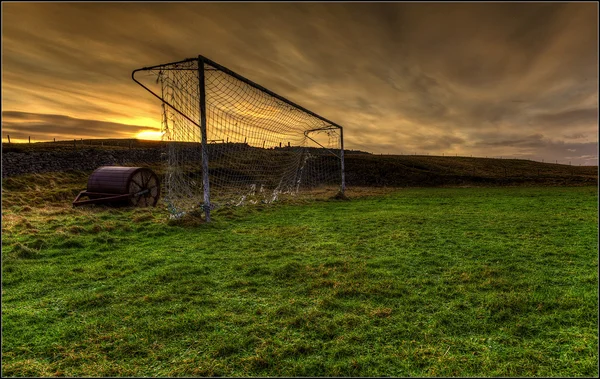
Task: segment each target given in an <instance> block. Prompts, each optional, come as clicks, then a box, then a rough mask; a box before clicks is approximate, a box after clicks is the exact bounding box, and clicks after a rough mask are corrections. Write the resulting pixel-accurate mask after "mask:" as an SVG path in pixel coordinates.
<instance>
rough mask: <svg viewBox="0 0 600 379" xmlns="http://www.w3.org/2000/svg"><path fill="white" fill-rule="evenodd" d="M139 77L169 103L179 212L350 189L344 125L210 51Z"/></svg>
mask: <svg viewBox="0 0 600 379" xmlns="http://www.w3.org/2000/svg"><path fill="white" fill-rule="evenodd" d="M136 75H137V77H136ZM131 76H132V79H133V80H134V81H135V82H136V83H137V84H139V85H140V86H142V87H143V88H144V89H146V90H147V91H149V92H150V93H152V94H153V95H154V96H156V97H157V98H158V99H159V100H160V101H161V104H162V122H161V128H162V140H163V141H165V142H166V144H165V145H166V151H165V154H164V156H165V160H166V174H165V178H164V180H163V185H164V189H163V193H164V194H165V195H164V197H163V198H164V199H165V200H166V203H167V206H168V208H169V210H170V212H171V214H172V215H173V216H174V217H178V216H180V215H183V214H185V213H187V212H191V211H193V210H196V209H199V210H201V211H203V212H204V214H205V218H206V221H210V211H211V209H214V207H216V206H221V205H224V206H226V205H234V206H239V205H245V204H257V203H271V202H273V201H277V200H283V199H284V198H286V197H290V196H292V197H295V196H315V195H316V194H318V195H319V196H323V195H324V194H328V193H331V195H335V193H336V192H341V193H342V194H343V193H344V190H345V181H344V134H343V129H342V127H341V126H340V125H338V124H336V123H334V122H331V121H329V120H327V119H325V118H323V117H321V116H319V115H317V114H315V113H313V112H311V111H309V110H307V109H305V108H303V107H301V106H299V105H297V104H295V103H293V102H291V101H290V100H288V99H286V98H284V97H282V96H280V95H277V94H276V93H274V92H272V91H270V90H268V89H266V88H264V87H262V86H260V85H258V84H256V83H254V82H252V81H251V80H249V79H247V78H245V77H243V76H241V75H239V74H237V73H235V72H233V71H231V70H229V69H228V68H226V67H223V66H221V65H219V64H217V63H215V62H213V61H211V60H210V59H208V58H205V57H203V56H198V57H197V58H189V59H185V60H182V61H179V62H172V63H165V64H161V65H157V66H152V67H144V68H140V69H137V70H134V71H133V72H132V74H131Z"/></svg>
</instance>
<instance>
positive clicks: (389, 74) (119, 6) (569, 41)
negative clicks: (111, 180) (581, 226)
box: [2, 2, 598, 165]
mask: <svg viewBox="0 0 600 379" xmlns="http://www.w3.org/2000/svg"><path fill="white" fill-rule="evenodd" d="M198 54H201V55H204V56H206V57H208V58H210V59H212V60H214V61H216V62H217V63H220V64H221V65H223V66H226V67H228V68H230V69H231V70H233V71H235V72H238V73H240V74H241V75H243V76H245V77H247V78H249V79H250V80H252V81H254V82H257V83H259V84H261V85H262V86H264V87H266V88H268V89H270V90H271V91H273V92H276V93H278V94H280V95H282V96H284V97H286V98H288V99H290V100H291V101H293V102H295V103H297V104H300V105H302V106H303V107H305V108H308V109H309V110H311V111H313V112H315V113H317V114H319V115H321V116H323V117H325V118H327V119H329V120H332V121H334V122H335V123H337V124H339V125H342V126H343V127H344V143H345V147H346V148H347V149H356V150H363V151H367V152H371V153H376V154H429V155H442V154H443V155H459V156H460V155H462V156H470V155H472V156H479V157H484V156H488V157H500V156H502V157H503V158H525V159H533V160H538V161H541V160H545V161H546V162H554V161H558V162H559V163H567V162H571V163H572V164H574V165H577V164H581V165H597V164H598V4H597V3H596V2H583V3H375V2H369V3H366V2H365V3H192V2H182V3H175V2H168V3H167V2H164V3H161V2H154V3H143V2H132V3H108V2H105V3H100V2H99V3H89V2H81V3H24V2H14V3H12V2H2V141H3V142H6V141H7V135H10V137H11V141H13V142H19V141H27V139H28V137H29V136H31V139H32V141H33V142H35V141H50V140H52V139H53V138H56V139H57V140H62V139H73V138H77V139H79V138H84V139H86V138H141V139H153V138H158V137H159V136H160V121H161V107H160V101H159V100H158V99H156V98H154V97H153V96H152V95H150V94H149V93H147V92H146V91H144V90H143V89H142V88H141V87H139V86H138V85H137V84H136V83H134V82H133V81H132V80H131V72H132V70H134V69H137V68H141V67H145V66H152V65H157V64H161V63H167V62H173V61H178V60H182V59H185V58H190V57H195V56H197V55H198Z"/></svg>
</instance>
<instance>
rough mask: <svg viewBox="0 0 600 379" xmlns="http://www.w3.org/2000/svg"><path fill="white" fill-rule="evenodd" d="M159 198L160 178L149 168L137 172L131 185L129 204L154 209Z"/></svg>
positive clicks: (132, 178)
mask: <svg viewBox="0 0 600 379" xmlns="http://www.w3.org/2000/svg"><path fill="white" fill-rule="evenodd" d="M140 192H142V193H140ZM159 197H160V182H159V181H158V176H156V174H155V173H154V172H153V171H152V170H150V169H147V168H142V169H140V170H137V171H136V172H135V173H134V174H133V176H132V177H131V181H130V183H129V203H130V204H131V205H133V206H136V207H149V206H152V207H154V206H156V204H157V203H158V198H159Z"/></svg>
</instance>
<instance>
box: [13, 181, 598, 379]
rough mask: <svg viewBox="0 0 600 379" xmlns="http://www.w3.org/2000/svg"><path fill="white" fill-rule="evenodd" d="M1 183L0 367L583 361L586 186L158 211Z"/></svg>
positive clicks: (593, 280)
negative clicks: (203, 219)
mask: <svg viewBox="0 0 600 379" xmlns="http://www.w3.org/2000/svg"><path fill="white" fill-rule="evenodd" d="M69 178H71V179H72V177H68V178H66V179H69ZM66 179H65V180H66ZM15 180H16V179H15ZM9 184H10V183H9ZM12 184H13V187H10V186H9V188H3V216H2V220H3V225H2V228H3V231H2V234H3V237H2V246H3V251H2V258H3V263H2V274H3V275H2V315H3V318H2V337H3V339H2V356H3V359H2V371H3V372H2V374H3V376H53V375H66V376H216V375H219V376H349V375H351V376H552V377H565V376H567V377H571V376H597V375H598V271H597V270H598V237H597V232H598V212H597V202H598V195H597V188H595V187H577V188H560V187H554V188H459V189H448V188H438V189H425V188H416V189H404V190H396V191H394V192H390V193H387V194H385V193H384V194H379V195H377V196H356V195H355V196H354V197H353V199H352V201H349V202H348V201H333V200H330V201H316V202H313V203H309V204H305V205H275V206H269V207H257V208H243V209H219V210H217V211H215V212H214V213H213V218H214V222H213V223H211V224H203V223H196V224H176V223H169V222H167V221H166V220H165V217H164V214H163V213H162V212H163V211H162V210H161V209H117V210H114V209H108V208H102V207H96V208H88V209H85V208H77V209H71V208H68V207H65V206H64V205H61V203H60V202H61V201H62V202H63V203H65V202H66V203H68V202H70V200H72V199H71V198H70V197H69V199H68V200H66V201H65V200H61V199H60V196H58V197H57V196H55V195H52V196H50V195H49V194H46V192H44V191H43V190H40V193H42V194H43V196H50V197H49V199H52V201H54V203H53V202H52V201H49V202H46V203H44V204H40V202H39V200H36V199H39V197H38V198H31V199H28V198H27V196H25V195H26V194H31V193H35V191H36V188H35V187H34V186H33V185H32V186H31V187H29V189H28V190H27V191H24V192H22V194H21V197H19V196H18V195H19V194H18V193H17V192H16V190H15V188H17V187H18V186H17V184H18V183H17V182H14V183H12ZM3 187H4V184H3ZM38 190H39V187H38ZM72 190H73V191H75V186H73V189H72ZM28 191H29V192H28ZM32 191H33V192H32ZM48 191H50V192H52V191H56V190H52V189H49V190H48ZM67 192H68V191H67ZM52 193H54V192H52ZM350 193H352V191H350ZM5 195H6V196H5ZM40 196H42V195H40ZM43 196H42V198H43ZM65 196H71V193H69V194H68V195H65ZM351 197H352V196H351ZM5 198H6V199H7V200H6V203H5ZM17 199H20V200H19V201H17Z"/></svg>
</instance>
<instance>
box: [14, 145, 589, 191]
mask: <svg viewBox="0 0 600 379" xmlns="http://www.w3.org/2000/svg"><path fill="white" fill-rule="evenodd" d="M161 146H164V144H163V143H162V142H160V141H145V140H136V139H93V140H78V141H59V142H40V143H31V144H15V143H12V144H6V143H4V144H2V150H3V153H8V152H14V153H25V154H26V153H28V152H42V151H73V150H77V151H85V149H93V150H96V151H97V150H99V149H105V150H124V149H152V148H157V149H158V148H160V147H161ZM268 151H273V152H274V154H276V153H277V152H276V151H280V152H281V151H285V148H284V149H280V150H268ZM153 163H156V162H148V165H151V166H153V165H154V164H153ZM345 163H346V182H347V185H348V186H358V187H365V186H366V187H440V186H442V187H444V186H452V187H454V186H515V185H534V186H539V185H542V186H547V185H550V186H562V185H568V186H578V185H597V183H598V166H571V165H565V164H553V163H542V162H535V161H530V160H524V159H496V158H471V157H452V156H430V155H374V154H369V153H364V152H359V151H350V150H347V151H346V156H345Z"/></svg>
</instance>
